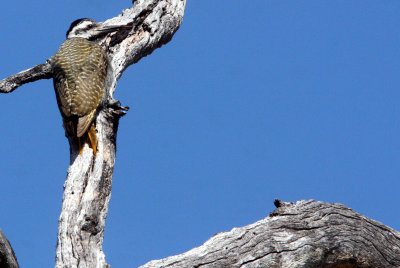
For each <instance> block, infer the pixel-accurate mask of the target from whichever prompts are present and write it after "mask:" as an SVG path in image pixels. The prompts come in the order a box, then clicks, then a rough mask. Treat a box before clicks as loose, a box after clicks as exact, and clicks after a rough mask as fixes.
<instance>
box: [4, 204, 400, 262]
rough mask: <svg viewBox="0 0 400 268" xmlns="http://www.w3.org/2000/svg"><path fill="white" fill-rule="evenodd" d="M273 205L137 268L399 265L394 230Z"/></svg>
mask: <svg viewBox="0 0 400 268" xmlns="http://www.w3.org/2000/svg"><path fill="white" fill-rule="evenodd" d="M275 205H276V206H277V209H276V210H275V211H273V212H272V213H270V215H269V216H268V217H266V218H265V219H263V220H260V221H258V222H256V223H253V224H250V225H248V226H244V227H240V228H234V229H232V230H231V231H229V232H222V233H218V234H216V235H215V236H214V237H212V238H210V239H209V240H208V241H207V242H205V243H204V244H203V245H202V246H200V247H197V248H194V249H192V250H190V251H188V252H186V253H183V254H180V255H176V256H171V257H168V258H165V259H162V260H154V261H151V262H149V263H147V264H145V265H143V266H141V267H140V268H159V267H177V268H178V267H179V268H180V267H196V268H197V267H210V268H211V267H271V268H272V267H273V268H278V267H281V268H306V267H307V268H320V267H326V268H352V267H354V268H356V267H357V268H362V267H365V268H367V267H376V268H381V267H385V268H395V267H400V232H398V231H395V230H393V229H391V228H389V227H387V226H385V225H383V224H381V223H379V222H377V221H374V220H371V219H369V218H367V217H365V216H363V215H360V214H358V213H357V212H355V211H353V210H351V209H349V208H347V207H345V206H344V205H341V204H329V203H324V202H316V201H313V200H310V201H299V202H297V203H296V204H293V203H283V202H281V201H279V200H277V201H275ZM0 239H1V237H0ZM3 240H5V241H7V239H6V238H5V237H4V238H3ZM0 245H1V241H0ZM11 252H12V249H11V247H10V246H9V244H8V246H7V245H6V247H0V267H12V268H14V267H18V266H17V265H18V264H16V258H15V256H14V255H13V254H12V253H11ZM2 256H8V259H10V260H12V261H14V260H15V265H14V266H1V265H2V264H3V263H4V261H3V259H2ZM89 267H91V266H89Z"/></svg>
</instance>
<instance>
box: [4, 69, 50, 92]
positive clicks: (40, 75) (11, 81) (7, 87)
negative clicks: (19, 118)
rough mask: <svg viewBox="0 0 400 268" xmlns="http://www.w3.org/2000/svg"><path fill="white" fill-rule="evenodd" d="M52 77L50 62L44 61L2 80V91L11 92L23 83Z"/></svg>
mask: <svg viewBox="0 0 400 268" xmlns="http://www.w3.org/2000/svg"><path fill="white" fill-rule="evenodd" d="M50 78H52V72H51V66H50V64H49V62H46V63H42V64H39V65H36V66H35V67H32V68H30V69H28V70H25V71H22V72H19V73H17V74H14V75H12V76H10V77H8V78H6V79H4V80H1V81H0V93H10V92H13V91H14V90H15V89H16V88H17V87H19V86H21V85H23V84H26V83H29V82H34V81H36V80H40V79H50Z"/></svg>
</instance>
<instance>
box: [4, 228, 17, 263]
mask: <svg viewBox="0 0 400 268" xmlns="http://www.w3.org/2000/svg"><path fill="white" fill-rule="evenodd" d="M0 268H19V265H18V262H17V257H15V254H14V250H13V249H12V247H11V245H10V242H9V241H8V239H7V238H6V236H5V235H4V233H3V231H2V230H0Z"/></svg>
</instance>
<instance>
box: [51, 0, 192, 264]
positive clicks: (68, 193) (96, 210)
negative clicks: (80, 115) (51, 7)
mask: <svg viewBox="0 0 400 268" xmlns="http://www.w3.org/2000/svg"><path fill="white" fill-rule="evenodd" d="M184 8H185V1H182V0H138V1H135V4H134V6H133V7H132V8H130V9H127V10H124V11H123V13H122V15H120V16H118V17H116V18H113V19H110V20H107V21H106V22H104V23H105V24H106V25H128V26H131V27H130V29H126V30H122V31H119V32H117V33H116V34H114V35H112V36H107V37H105V38H103V40H100V41H99V42H100V43H101V44H102V45H103V46H104V47H106V49H107V51H108V54H109V61H110V66H109V69H108V72H107V79H106V88H107V91H106V97H105V101H104V103H103V104H104V109H102V110H101V112H100V113H99V115H98V116H97V119H96V129H97V132H98V150H99V152H98V153H97V154H96V156H94V155H93V154H92V151H91V150H90V149H89V148H88V147H87V146H86V147H85V149H84V151H83V154H82V155H79V154H78V152H77V151H76V150H75V147H73V146H71V165H70V167H69V169H68V175H67V180H66V182H65V185H64V197H63V206H62V212H61V215H60V219H59V222H60V225H59V231H58V243H57V252H56V267H58V268H61V267H86V268H89V267H109V265H108V264H107V262H106V260H105V256H104V253H103V250H102V244H103V233H104V227H105V220H106V217H107V212H108V203H109V200H110V195H111V184H112V175H113V168H114V162H115V151H116V146H115V142H116V138H117V130H118V121H119V118H120V117H121V116H122V115H124V114H125V112H124V111H121V107H120V106H119V105H118V102H117V101H116V100H114V99H113V97H112V95H113V93H114V91H115V87H116V83H117V80H118V78H119V77H120V76H121V75H122V72H123V71H124V70H125V69H126V68H127V67H128V66H129V65H131V64H133V63H135V62H137V61H139V60H140V59H141V58H142V57H144V56H146V55H148V54H150V53H151V52H152V51H153V50H154V49H156V48H158V47H160V46H161V45H163V44H165V43H166V42H168V41H169V40H171V38H172V36H173V34H174V33H175V32H176V31H177V30H178V28H179V26H180V24H181V22H182V18H183V14H184ZM122 110H126V109H124V108H122Z"/></svg>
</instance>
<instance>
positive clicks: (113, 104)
mask: <svg viewBox="0 0 400 268" xmlns="http://www.w3.org/2000/svg"><path fill="white" fill-rule="evenodd" d="M107 106H108V107H109V108H111V109H112V110H113V113H114V114H117V115H119V116H124V115H126V112H127V111H129V106H122V105H121V102H120V101H119V100H116V99H114V98H113V99H111V100H110V101H109V102H108V104H107Z"/></svg>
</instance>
